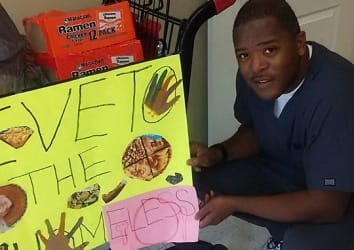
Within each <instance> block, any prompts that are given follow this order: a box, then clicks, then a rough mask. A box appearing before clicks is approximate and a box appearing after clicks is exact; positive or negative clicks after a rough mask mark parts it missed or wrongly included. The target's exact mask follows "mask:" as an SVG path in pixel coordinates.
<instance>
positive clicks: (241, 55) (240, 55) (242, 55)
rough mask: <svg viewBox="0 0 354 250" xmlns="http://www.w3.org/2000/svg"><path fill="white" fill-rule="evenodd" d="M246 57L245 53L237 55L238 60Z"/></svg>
mask: <svg viewBox="0 0 354 250" xmlns="http://www.w3.org/2000/svg"><path fill="white" fill-rule="evenodd" d="M247 57H248V55H247V54H246V53H241V54H238V55H237V58H238V59H239V60H245V59H246V58H247Z"/></svg>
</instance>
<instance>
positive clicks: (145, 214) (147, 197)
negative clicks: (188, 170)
mask: <svg viewBox="0 0 354 250" xmlns="http://www.w3.org/2000/svg"><path fill="white" fill-rule="evenodd" d="M197 211H198V199H197V195H196V192H195V189H194V187H192V186H175V187H169V188H163V189H158V190H155V191H152V192H148V193H144V194H142V195H138V196H134V197H132V198H129V199H127V200H123V201H118V202H116V203H112V204H109V205H106V206H104V208H103V213H104V219H105V224H106V228H107V232H108V237H109V240H110V247H111V249H112V250H136V249H138V248H141V247H146V246H149V245H154V244H157V243H162V242H195V241H197V240H198V232H199V222H198V221H197V220H195V219H194V215H195V214H196V212H197Z"/></svg>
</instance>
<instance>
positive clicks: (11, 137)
mask: <svg viewBox="0 0 354 250" xmlns="http://www.w3.org/2000/svg"><path fill="white" fill-rule="evenodd" d="M32 134H33V130H32V129H31V128H30V127H27V126H20V127H12V128H8V129H5V130H2V131H0V140H2V141H4V142H6V143H7V144H9V145H10V146H12V147H14V148H20V147H22V146H23V145H25V143H26V142H27V141H28V139H29V138H30V137H31V135H32Z"/></svg>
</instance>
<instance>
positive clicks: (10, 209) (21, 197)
mask: <svg viewBox="0 0 354 250" xmlns="http://www.w3.org/2000/svg"><path fill="white" fill-rule="evenodd" d="M26 209H27V195H26V193H25V191H24V190H23V189H22V188H21V187H20V186H18V185H14V184H10V185H6V186H1V187H0V233H4V232H6V231H7V230H9V229H10V228H11V227H13V226H14V225H15V223H17V222H18V221H19V220H20V219H21V217H22V216H23V215H24V213H25V211H26Z"/></svg>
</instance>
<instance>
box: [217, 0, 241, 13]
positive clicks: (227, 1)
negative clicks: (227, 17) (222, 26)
mask: <svg viewBox="0 0 354 250" xmlns="http://www.w3.org/2000/svg"><path fill="white" fill-rule="evenodd" d="M235 2H236V0H214V5H215V10H216V14H219V13H220V12H222V11H223V10H225V9H227V8H228V7H230V6H231V5H233V4H234V3H235Z"/></svg>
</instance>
